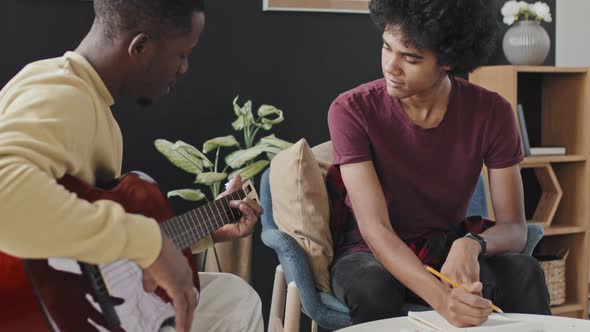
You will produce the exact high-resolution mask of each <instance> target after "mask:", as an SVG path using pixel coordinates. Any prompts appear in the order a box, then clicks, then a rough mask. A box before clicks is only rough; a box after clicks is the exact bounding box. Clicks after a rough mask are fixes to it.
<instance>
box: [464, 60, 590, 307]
mask: <svg viewBox="0 0 590 332" xmlns="http://www.w3.org/2000/svg"><path fill="white" fill-rule="evenodd" d="M469 80H470V81H471V82H473V83H475V84H478V85H480V86H482V87H484V88H486V89H488V90H492V91H495V92H497V93H499V94H500V95H501V96H503V97H504V98H505V99H506V100H507V101H508V102H509V103H510V105H511V106H512V109H513V110H514V117H515V119H516V121H518V123H519V128H521V129H524V128H526V131H527V136H526V137H527V138H528V141H529V145H528V146H531V147H564V148H565V151H566V152H567V153H568V154H567V155H545V156H528V157H525V159H524V160H523V162H522V163H521V169H522V174H523V188H524V194H525V207H527V208H529V209H528V210H527V219H530V220H529V221H530V222H534V221H537V222H541V224H542V225H543V226H544V230H545V236H544V237H543V239H542V240H541V242H540V243H539V246H538V248H537V249H538V250H540V251H543V252H549V253H550V252H556V251H558V250H561V249H568V250H569V256H568V257H567V260H566V271H565V279H566V299H567V302H566V303H565V304H563V305H559V306H555V307H552V308H551V309H552V312H553V314H554V315H561V316H568V317H577V318H587V317H588V288H589V284H588V280H589V271H588V270H589V263H590V243H589V241H590V162H587V161H588V160H589V156H590V67H552V66H510V65H506V66H487V67H481V68H478V69H477V70H475V71H474V72H472V73H471V74H470V75H469ZM518 105H522V107H521V109H520V110H521V111H520V112H517V110H518ZM519 113H520V115H519ZM521 121H524V122H521ZM525 175H526V176H525ZM488 194H489V189H488ZM535 202H538V203H537V205H536V207H535V206H533V205H532V204H533V203H535ZM488 207H489V211H490V215H491V216H492V217H493V216H494V212H493V208H492V206H491V200H488ZM531 208H534V209H531ZM531 215H532V217H531Z"/></svg>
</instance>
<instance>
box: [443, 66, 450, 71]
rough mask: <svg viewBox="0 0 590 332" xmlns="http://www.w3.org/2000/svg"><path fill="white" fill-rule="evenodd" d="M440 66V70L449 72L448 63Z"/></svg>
mask: <svg viewBox="0 0 590 332" xmlns="http://www.w3.org/2000/svg"><path fill="white" fill-rule="evenodd" d="M441 68H442V70H444V71H446V72H449V71H450V70H451V66H448V65H445V66H442V67H441Z"/></svg>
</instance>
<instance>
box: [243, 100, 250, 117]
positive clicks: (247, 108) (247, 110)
mask: <svg viewBox="0 0 590 332" xmlns="http://www.w3.org/2000/svg"><path fill="white" fill-rule="evenodd" d="M241 113H242V115H245V116H248V114H249V115H252V101H251V100H248V101H247V102H245V103H244V106H242V110H241Z"/></svg>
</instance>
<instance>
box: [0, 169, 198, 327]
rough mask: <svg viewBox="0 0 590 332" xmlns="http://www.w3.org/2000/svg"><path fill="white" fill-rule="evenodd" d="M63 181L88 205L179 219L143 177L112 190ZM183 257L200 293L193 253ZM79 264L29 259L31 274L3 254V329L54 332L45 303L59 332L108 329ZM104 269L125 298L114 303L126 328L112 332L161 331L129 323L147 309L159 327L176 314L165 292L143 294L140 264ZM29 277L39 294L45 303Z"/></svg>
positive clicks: (115, 292) (124, 181) (109, 284)
mask: <svg viewBox="0 0 590 332" xmlns="http://www.w3.org/2000/svg"><path fill="white" fill-rule="evenodd" d="M60 183H61V184H62V185H63V186H64V187H65V188H66V189H68V190H70V191H71V192H74V193H76V194H77V195H78V196H79V197H80V198H82V199H85V200H87V201H90V202H94V201H97V200H111V201H115V202H117V203H119V204H121V205H122V206H123V207H124V208H125V211H127V212H129V213H136V214H142V215H144V216H147V217H151V218H154V219H156V220H157V221H159V222H162V221H165V220H167V219H170V218H172V217H173V216H174V212H173V210H172V208H171V206H170V203H169V202H168V200H167V199H166V198H165V197H164V195H163V194H162V192H161V191H160V189H159V187H158V186H157V184H156V183H155V182H154V181H153V180H152V179H151V178H149V177H148V176H146V175H144V174H142V173H129V174H127V175H126V176H124V177H123V178H122V179H121V180H120V181H119V182H118V183H117V184H116V186H115V187H113V188H112V189H108V190H102V189H97V188H94V187H92V186H90V185H87V184H85V183H83V182H81V181H79V180H77V179H76V178H74V177H71V176H67V175H66V176H65V177H64V178H63V179H61V180H60ZM108 245H109V244H108V243H105V246H108ZM184 254H185V255H186V257H187V259H188V262H189V264H190V265H191V267H192V268H193V271H194V273H193V282H194V285H195V288H196V289H197V290H198V289H199V279H198V278H199V277H198V273H197V270H196V268H195V266H194V263H193V259H192V255H191V253H190V251H189V250H185V251H184ZM76 265H77V263H76V261H73V260H65V259H49V260H46V259H40V260H27V266H28V268H29V275H27V273H26V272H25V268H24V262H23V261H22V260H20V259H17V258H14V257H11V256H8V255H6V254H3V253H0V331H34V332H50V331H51V330H50V328H49V327H48V322H47V320H46V319H45V316H44V310H43V308H42V307H41V305H42V306H44V309H45V312H46V313H47V314H48V316H49V319H50V321H51V323H52V325H53V327H54V328H55V329H56V330H57V331H61V332H82V331H108V330H107V329H105V328H103V327H104V326H105V323H104V317H103V316H102V314H101V312H100V311H99V309H98V308H99V307H98V305H97V304H96V303H94V302H93V300H92V296H91V294H93V293H94V290H93V288H92V286H91V284H90V281H89V280H88V278H86V277H85V276H84V275H82V274H81V273H80V272H76ZM100 269H101V272H102V274H103V275H104V279H105V283H106V285H107V287H108V289H109V290H110V291H111V295H112V296H113V297H118V296H121V298H120V299H119V300H117V299H115V303H116V304H118V305H117V306H116V309H117V314H118V315H119V317H120V318H121V323H122V328H118V329H115V330H113V331H126V332H132V331H149V330H153V331H157V328H159V326H158V327H156V329H155V330H154V328H148V327H147V326H142V325H136V322H131V321H129V322H126V321H125V319H124V316H125V315H129V316H134V317H135V316H137V312H136V311H133V310H138V309H137V308H143V307H145V306H147V308H146V310H147V311H148V313H149V316H152V315H160V316H161V318H158V319H157V322H159V323H161V322H162V321H163V320H164V319H167V318H170V317H173V316H174V310H173V309H172V305H171V304H170V303H168V302H169V299H168V298H167V297H166V296H165V294H164V292H163V291H162V290H160V289H159V290H158V291H157V292H156V294H157V296H156V295H154V294H149V293H145V292H144V291H143V284H142V273H141V269H140V268H139V266H138V265H136V264H135V263H133V262H130V261H118V262H114V263H112V264H107V265H101V266H100ZM27 276H29V277H30V278H31V282H32V283H34V284H35V286H36V289H37V290H38V295H39V298H40V300H41V303H42V304H41V305H40V304H39V301H37V300H36V298H35V295H34V294H35V293H34V291H33V289H32V288H31V285H30V282H29V281H28V280H27ZM131 291H134V292H136V295H134V298H128V297H123V296H127V295H128V293H129V292H131ZM117 301H118V302H117ZM122 316H123V317H122ZM131 319H137V317H135V318H131ZM126 325H127V326H126Z"/></svg>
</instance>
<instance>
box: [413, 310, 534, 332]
mask: <svg viewBox="0 0 590 332" xmlns="http://www.w3.org/2000/svg"><path fill="white" fill-rule="evenodd" d="M408 316H409V317H410V318H411V319H410V320H411V321H413V322H415V323H418V324H419V325H421V326H425V327H428V328H429V329H431V330H433V331H441V332H442V331H445V332H447V331H448V332H455V331H456V332H460V331H473V332H484V331H490V332H492V331H510V332H543V331H545V330H544V329H543V324H541V323H534V322H523V321H519V320H515V319H513V318H508V317H506V316H504V315H502V314H497V313H493V314H491V315H490V317H489V318H488V320H487V321H486V322H485V323H483V324H482V325H480V326H473V327H463V328H460V327H456V326H454V325H452V324H451V323H449V322H447V320H446V319H444V318H443V317H442V316H441V315H440V314H439V313H438V312H436V311H432V310H431V311H422V312H418V311H410V312H409V313H408Z"/></svg>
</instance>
